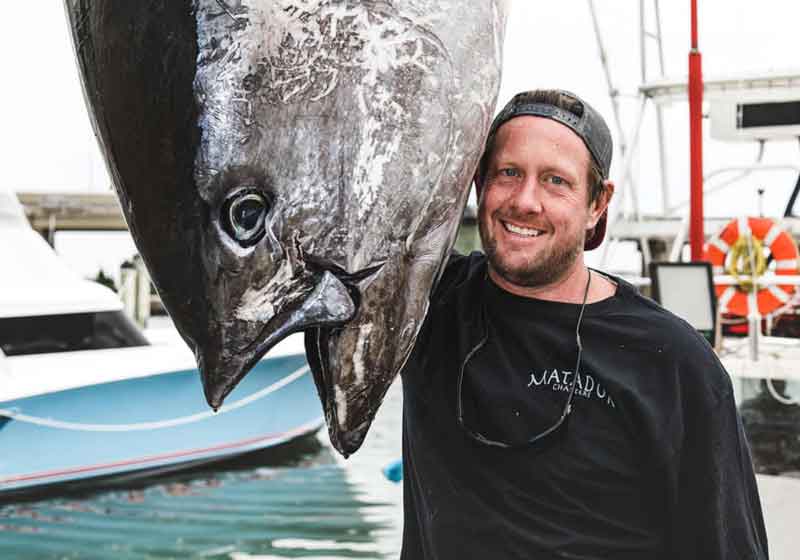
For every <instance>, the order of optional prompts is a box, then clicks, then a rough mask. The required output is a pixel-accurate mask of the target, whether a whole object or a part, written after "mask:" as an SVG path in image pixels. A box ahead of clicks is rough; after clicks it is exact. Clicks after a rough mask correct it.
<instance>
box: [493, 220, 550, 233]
mask: <svg viewBox="0 0 800 560" xmlns="http://www.w3.org/2000/svg"><path fill="white" fill-rule="evenodd" d="M500 223H501V224H503V228H504V229H505V230H506V231H508V232H511V233H513V234H516V235H521V236H523V237H538V236H539V235H541V234H543V233H544V231H542V230H540V229H536V228H529V227H523V226H519V225H516V224H512V223H511V222H506V221H505V220H500Z"/></svg>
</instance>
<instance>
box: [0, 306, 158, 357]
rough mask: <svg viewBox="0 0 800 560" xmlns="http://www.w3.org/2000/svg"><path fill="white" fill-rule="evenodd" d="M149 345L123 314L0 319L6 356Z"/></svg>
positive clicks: (3, 348)
mask: <svg viewBox="0 0 800 560" xmlns="http://www.w3.org/2000/svg"><path fill="white" fill-rule="evenodd" d="M148 344H149V343H148V342H147V339H146V338H145V337H144V335H143V334H142V333H141V332H140V331H139V329H138V328H137V327H136V325H135V324H134V323H133V321H131V320H130V319H129V318H128V316H127V315H125V314H124V313H123V312H122V311H105V312H101V313H73V314H65V315H44V316H38V317H11V318H5V319H0V348H2V351H3V353H5V355H6V356H22V355H27V354H48V353H53V352H70V351H74V350H100V349H104V348H127V347H131V346H147V345H148Z"/></svg>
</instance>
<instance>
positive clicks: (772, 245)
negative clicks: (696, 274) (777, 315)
mask: <svg viewBox="0 0 800 560" xmlns="http://www.w3.org/2000/svg"><path fill="white" fill-rule="evenodd" d="M765 249H767V250H769V254H770V257H771V259H772V261H773V263H774V265H775V269H774V273H775V275H776V276H796V275H797V274H798V273H800V269H798V257H800V255H799V254H798V249H797V244H796V243H795V241H794V239H792V236H791V235H789V233H788V232H787V231H786V230H785V229H783V228H782V227H781V225H780V224H779V223H777V222H776V221H774V220H772V219H770V218H760V217H742V218H734V219H733V220H731V221H730V222H728V223H727V224H726V225H725V227H723V228H722V230H721V231H720V232H719V233H718V234H717V235H715V236H714V237H712V238H711V240H710V241H709V242H708V243H707V244H706V248H705V260H707V261H708V262H710V263H711V266H712V269H713V272H714V275H715V276H718V275H723V274H729V275H731V276H733V277H734V278H735V279H736V282H735V283H733V284H729V283H725V284H716V285H715V287H714V289H715V291H716V294H717V305H718V307H719V311H720V313H723V314H724V313H727V314H731V315H740V316H744V317H747V316H749V315H750V311H751V309H750V302H751V297H750V296H751V292H752V291H753V290H754V289H756V288H757V286H754V282H753V280H754V278H755V279H756V282H755V283H756V284H758V285H759V286H761V283H759V282H758V281H757V279H758V278H759V277H761V276H762V275H763V274H764V273H765V272H766V270H767V266H768V265H767V263H768V257H767V256H766V255H765ZM794 293H795V286H794V285H793V284H778V283H770V284H768V285H765V286H763V287H760V288H758V290H757V292H756V294H755V296H756V297H755V300H756V305H757V307H758V313H759V315H761V316H762V317H763V316H766V315H769V314H770V313H772V312H774V311H776V310H778V309H780V308H781V307H783V306H785V305H786V304H787V303H789V301H790V300H791V299H792V296H793V295H794Z"/></svg>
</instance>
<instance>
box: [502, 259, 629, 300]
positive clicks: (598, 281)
mask: <svg viewBox="0 0 800 560" xmlns="http://www.w3.org/2000/svg"><path fill="white" fill-rule="evenodd" d="M590 274H591V276H592V279H591V283H590V285H589V294H588V295H587V297H586V302H587V303H596V302H598V301H601V300H604V299H606V298H609V297H611V296H613V295H614V293H615V292H616V284H614V282H612V281H611V280H610V279H609V278H607V277H606V276H604V275H602V274H597V273H593V272H590V271H589V268H588V267H587V266H586V265H585V264H584V263H583V262H582V261H581V262H580V263H576V265H575V266H573V267H572V268H570V269H569V270H568V271H567V273H566V274H564V275H562V276H561V278H559V279H558V280H556V281H555V282H551V283H549V284H546V285H542V286H519V285H517V284H514V283H512V282H509V281H508V280H506V279H505V278H503V277H502V276H501V275H500V274H498V273H497V272H496V271H495V270H494V269H493V268H492V266H491V264H490V265H489V277H490V278H491V279H492V281H493V282H494V283H495V284H497V285H498V286H499V287H500V288H502V289H503V290H505V291H507V292H510V293H512V294H514V295H517V296H521V297H527V298H533V299H543V300H547V301H558V302H562V303H581V302H582V301H583V295H584V292H585V290H586V282H587V281H589V275H590Z"/></svg>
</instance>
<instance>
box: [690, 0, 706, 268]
mask: <svg viewBox="0 0 800 560" xmlns="http://www.w3.org/2000/svg"><path fill="white" fill-rule="evenodd" d="M691 3H692V45H691V50H690V51H689V151H690V158H691V159H690V177H691V194H690V207H689V216H690V221H689V242H690V245H691V249H692V261H699V260H702V258H703V242H704V240H705V235H704V232H703V66H702V58H701V56H700V49H699V47H698V43H697V0H691Z"/></svg>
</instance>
